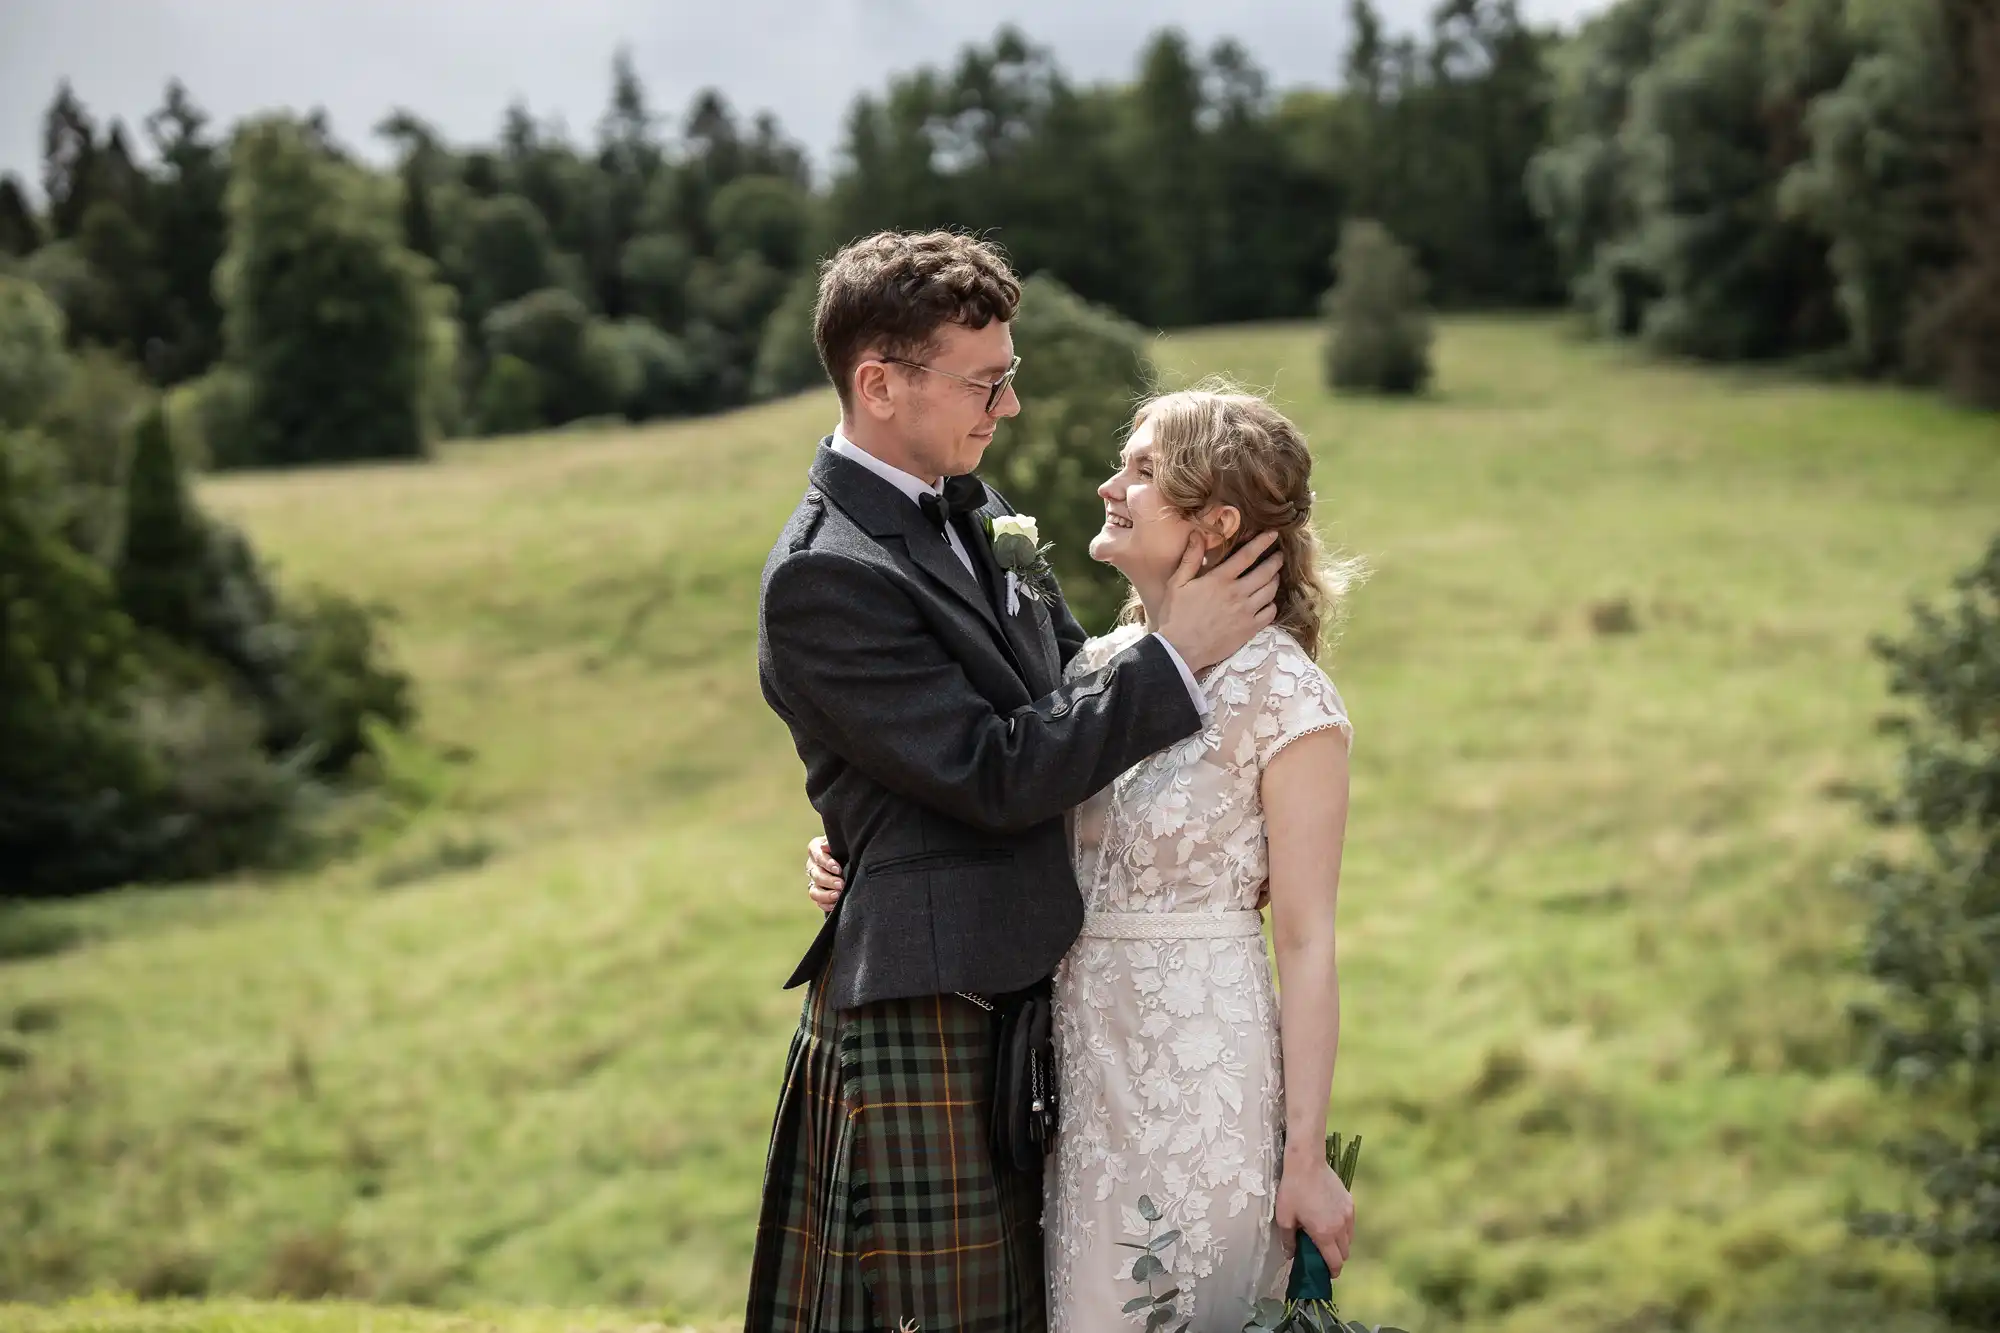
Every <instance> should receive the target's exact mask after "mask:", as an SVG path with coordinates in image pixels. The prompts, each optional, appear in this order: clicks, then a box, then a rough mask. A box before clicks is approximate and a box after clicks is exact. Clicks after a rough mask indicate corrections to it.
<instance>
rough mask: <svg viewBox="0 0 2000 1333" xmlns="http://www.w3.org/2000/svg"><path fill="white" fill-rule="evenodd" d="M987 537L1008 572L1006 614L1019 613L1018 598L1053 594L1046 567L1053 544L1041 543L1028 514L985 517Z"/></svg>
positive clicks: (1053, 580)
mask: <svg viewBox="0 0 2000 1333" xmlns="http://www.w3.org/2000/svg"><path fill="white" fill-rule="evenodd" d="M986 540H987V541H989V542H991V543H992V544H993V559H994V561H995V562H996V563H998V564H999V566H1000V568H1001V569H1003V570H1005V571H1006V572H1007V614H1008V615H1010V616H1018V615H1020V614H1021V599H1022V598H1023V597H1026V598H1027V599H1028V600H1029V601H1031V602H1040V601H1046V600H1048V599H1050V598H1053V597H1054V596H1055V594H1056V576H1055V571H1054V570H1052V569H1050V568H1049V552H1050V551H1052V550H1054V549H1055V548H1054V547H1053V546H1047V545H1044V544H1043V543H1042V536H1041V530H1040V529H1039V528H1038V527H1037V526H1036V524H1035V520H1034V517H1033V516H1032V515H1029V514H1003V515H1001V516H1000V517H998V518H989V519H987V520H986Z"/></svg>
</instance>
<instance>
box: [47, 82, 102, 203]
mask: <svg viewBox="0 0 2000 1333" xmlns="http://www.w3.org/2000/svg"><path fill="white" fill-rule="evenodd" d="M97 151H98V142H97V122H96V121H94V120H92V119H91V116H90V112H89V111H87V110H85V109H84V105H83V103H82V102H80V101H79V100H77V96H76V93H75V92H74V91H73V90H72V89H71V88H70V86H69V80H67V79H64V80H63V81H62V82H61V83H60V84H59V85H57V87H56V96H55V100H54V101H53V102H51V103H50V104H49V109H48V111H47V113H46V114H44V116H43V117H42V197H43V198H44V199H46V200H47V201H48V210H49V225H50V229H51V230H52V231H53V232H54V233H55V236H56V239H57V240H67V239H68V238H70V237H72V236H74V235H76V234H77V232H78V231H79V230H80V229H81V228H82V226H83V215H84V213H85V212H86V211H87V210H88V209H89V208H90V205H91V203H92V202H93V201H94V200H95V198H96V193H95V186H96V184H97Z"/></svg>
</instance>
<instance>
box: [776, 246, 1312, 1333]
mask: <svg viewBox="0 0 2000 1333" xmlns="http://www.w3.org/2000/svg"><path fill="white" fill-rule="evenodd" d="M1020 295H1021V292H1020V285H1019V283H1018V282H1017V281H1016V280H1015V278H1014V275H1013V274H1012V273H1011V272H1010V271H1009V269H1008V267H1007V264H1006V262H1005V261H1004V260H1003V259H1002V258H1001V257H1000V255H999V254H998V253H997V252H996V251H995V250H994V249H993V248H991V247H990V246H988V245H986V244H984V243H982V242H980V241H977V240H974V239H972V238H970V237H965V236H957V235H951V234H947V233H932V234H929V235H901V234H894V233H884V234H881V235H877V236H871V237H869V238H867V239H866V240H862V241H858V242H856V243H854V244H853V245H850V246H849V247H847V248H846V249H845V250H842V251H841V252H840V253H839V254H838V255H836V256H835V257H834V258H833V259H832V260H831V261H829V262H828V263H827V265H826V266H825V269H824V270H823V272H822V274H821V279H820V289H819V302H818V306H817V308H816V311H815V315H814V338H815V340H816V342H817V344H818V348H819V355H820V361H821V363H822V364H823V365H824V366H825V368H826V371H827V374H828V375H829V376H830V377H831V378H832V380H833V382H834V385H835V386H836V388H837V389H838V390H839V394H840V407H841V416H840V427H839V429H838V430H837V431H836V432H835V433H834V434H833V435H832V436H830V437H829V438H828V439H826V440H824V441H822V442H821V445H820V448H819V450H818V454H817V456H816V457H815V458H814V460H813V465H812V469H811V472H810V474H809V477H810V486H809V488H808V489H807V491H806V494H805V498H804V499H803V500H802V501H801V502H800V504H799V507H798V509H797V511H796V512H794V514H793V515H792V518H791V521H790V522H789V523H787V524H786V525H785V529H784V532H783V533H782V534H781V535H780V536H779V538H778V542H777V545H776V546H775V547H774V548H773V549H772V552H771V558H770V560H769V562H768V563H767V564H766V565H765V567H764V583H763V595H762V599H761V605H760V608H759V635H758V672H759V676H760V678H761V681H762V684H763V689H764V697H765V699H766V700H767V701H768V702H769V703H770V705H771V707H772V708H773V709H774V710H775V711H776V712H777V714H778V716H779V717H781V718H783V719H784V721H785V724H786V726H788V727H789V728H790V729H791V732H792V739H793V742H794V743H795V744H796V746H797V747H798V751H799V757H800V758H801V759H802V760H803V761H804V762H805V768H806V793H807V795H808V797H809V798H810V799H811V801H812V803H813V807H814V808H815V809H816V810H817V811H818V812H819V814H820V818H821V820H822V823H823V825H824V828H825V832H826V836H827V839H828V841H829V843H830V844H831V846H832V850H833V853H834V855H835V856H836V857H837V858H838V859H839V860H840V862H841V863H842V864H843V865H845V866H847V867H849V868H850V869H849V870H848V872H847V891H846V892H845V893H844V894H843V895H842V897H841V900H840V903H839V905H838V906H837V907H836V908H835V909H834V910H833V911H832V912H831V913H830V914H829V915H828V917H827V920H826V922H825V925H824V926H823V928H822V929H821V930H820V932H819V935H818V937H817V938H816V939H815V940H814V941H813V944H812V947H811V948H810V949H809V950H808V951H807V953H806V955H805V958H804V959H803V961H801V962H800V964H799V966H798V968H797V970H796V971H795V972H794V973H793V975H792V978H791V980H790V981H789V982H788V983H787V985H788V986H797V985H801V984H804V985H807V986H808V990H807V992H806V999H805V1004H804V1008H803V1013H802V1015H801V1018H800V1023H799V1031H798V1035H797V1036H796V1037H795V1038H794V1039H793V1042H792V1049H791V1055H790V1058H789V1060H788V1063H787V1068H786V1073H785V1086H784V1090H783V1092H782V1094H781V1095H780V1100H779V1104H778V1112H777V1117H776V1121H775V1123H774V1125H773V1128H772V1135H771V1147H770V1155H769V1158H768V1161H767V1163H766V1168H765V1181H764V1199H763V1206H762V1209H761V1213H760V1217H759V1222H758V1231H757V1248H756V1256H755V1259H754V1260H753V1262H752V1268H751V1281H750V1300H749V1308H748V1314H747V1317H746V1321H745V1328H746V1330H748V1331H749V1333H777V1331H778V1330H785V1331H786V1333H792V1331H793V1330H815V1331H817V1333H873V1330H879V1329H897V1328H905V1327H915V1328H921V1329H923V1330H924V1331H925V1333H1037V1331H1039V1330H1041V1329H1043V1327H1044V1325H1045V1320H1044V1316H1043V1279H1042V1252H1041V1233H1040V1226H1039V1222H1038V1218H1039V1215H1040V1211H1041V1176H1040V1171H1039V1169H1033V1170H1028V1171H1023V1170H1020V1169H1017V1168H1016V1167H1015V1166H1014V1165H1013V1164H1011V1163H1003V1162H1001V1161H998V1160H996V1157H995V1154H994V1153H993V1152H992V1150H991V1149H990V1148H989V1134H988V1129H989V1099H990V1097H991V1095H992V1073H993V1060H994V1050H993V1047H994V1040H993V1034H994V1026H993V1024H994V1018H993V1013H994V1011H995V1010H996V1009H1000V1010H1002V1011H1004V1010H1005V1008H1006V1007H1007V1006H1008V1005H1009V1004H1010V1003H1011V1002H1012V1001H1013V1000H1015V999H1016V998H1018V997H1019V996H1020V995H1022V994H1023V993H1025V992H1028V991H1030V990H1031V989H1033V988H1035V987H1038V986H1040V985H1042V984H1044V983H1045V982H1046V980H1047V978H1048V977H1049V975H1050V974H1051V973H1052V972H1053V971H1054V969H1055V966H1056V963H1057V962H1058V961H1059V960H1060V959H1061V957H1062V955H1063V953H1064V952H1065V951H1066V950H1067V949H1068V948H1069V946H1070V944H1071V943H1072V942H1073V941H1074V940H1075V938H1076V935H1077V932H1078V930H1079V929H1081V927H1082V923H1083V907H1082V901H1081V898H1080V895H1079V893H1078V891H1077V886H1076V881H1075V878H1074V876H1073V873H1072V871H1071V867H1070V852H1069V845H1068V837H1067V832H1066V820H1065V817H1066V815H1067V813H1068V811H1069V810H1070V809H1071V808H1072V807H1074V806H1076V805H1079V804H1081V803H1082V802H1083V800H1084V799H1085V798H1086V797H1088V796H1089V795H1091V794H1092V793H1093V792H1096V791H1097V790H1099V789H1100V788H1102V787H1104V786H1105V785H1106V784H1108V783H1109V782H1110V781H1111V779H1112V778H1113V777H1115V776H1117V775H1118V774H1119V773H1121V772H1123V771H1124V770H1126V769H1127V768H1130V767H1131V766H1132V765H1133V764H1135V763H1138V762H1139V761H1140V760H1142V759H1144V758H1145V757H1146V756H1147V755H1149V754H1152V753H1154V752H1155V751H1158V750H1161V749H1163V748H1165V747H1166V746H1168V745H1172V744H1174V743H1176V742H1178V741H1180V740H1183V739H1185V738H1187V737H1188V736H1191V735H1193V734H1194V733H1195V732H1196V731H1198V730H1200V728H1201V727H1202V725H1203V720H1202V719H1203V713H1204V711H1205V709H1206V703H1205V701H1204V700H1203V699H1202V697H1201V692H1200V689H1199V686H1198V685H1197V683H1196V677H1195V674H1194V673H1195V672H1196V671H1199V670H1201V669H1202V668H1205V667H1208V666H1211V665H1213V664H1214V663H1216V662H1219V661H1221V660H1222V659H1223V658H1225V657H1227V656H1228V655H1229V654H1230V653H1232V652H1234V651H1235V650H1236V649H1237V648H1239V647H1241V646H1242V645H1243V644H1244V643H1245V642H1247V641H1248V640H1249V638H1250V636H1251V635H1253V634H1254V633H1256V631H1257V630H1259V629H1261V628H1262V627H1263V626H1264V625H1266V624H1269V623H1270V621H1271V619H1272V616H1273V609H1272V603H1273V599H1274V598H1275V596H1276V573H1277V571H1276V568H1275V562H1273V563H1272V565H1271V566H1270V567H1268V568H1258V569H1255V570H1253V571H1252V572H1250V573H1248V574H1247V575H1246V574H1245V571H1246V570H1247V569H1250V566H1251V562H1252V561H1254V560H1256V559H1257V557H1258V556H1260V555H1261V554H1263V552H1264V550H1265V549H1266V547H1265V546H1264V545H1263V544H1252V545H1251V546H1249V547H1247V548H1246V549H1245V550H1244V551H1243V552H1240V553H1239V554H1238V555H1237V556H1235V557H1232V559H1231V560H1230V561H1229V562H1227V563H1225V564H1224V565H1222V566H1221V567H1219V568H1218V569H1217V570H1216V571H1214V573H1212V574H1210V575H1208V576H1206V577H1202V578H1195V577H1193V572H1194V570H1195V568H1196V560H1197V558H1198V555H1199V552H1198V549H1197V550H1195V551H1192V552H1191V558H1190V559H1189V561H1187V562H1186V563H1184V565H1183V568H1182V572H1181V574H1180V576H1179V577H1177V578H1176V580H1175V583H1174V586H1173V589H1172V591H1171V593H1170V595H1169V598H1168V599H1167V603H1166V605H1165V606H1164V608H1163V609H1162V611H1161V614H1160V618H1159V623H1158V632H1157V633H1155V634H1153V635H1150V636H1148V637H1147V638H1145V639H1143V640H1141V641H1140V643H1139V644H1138V645H1137V646H1136V647H1134V648H1132V649H1131V650H1129V651H1127V652H1126V653H1124V654H1122V655H1121V656H1120V657H1118V658H1116V659H1114V660H1113V661H1112V663H1111V664H1110V665H1109V666H1108V667H1107V668H1106V669H1104V670H1102V671H1100V672H1097V673H1095V674H1093V675H1091V676H1089V677H1087V678H1084V679H1081V680H1077V681H1073V682H1070V683H1068V684H1065V683H1064V682H1063V680H1062V670H1063V666H1064V664H1065V663H1066V662H1067V661H1068V660H1069V659H1070V658H1071V657H1072V656H1073V655H1074V654H1075V653H1076V651H1077V649H1078V648H1079V647H1080V646H1081V645H1082V643H1083V640H1084V637H1085V636H1084V632H1083V630H1082V628H1081V627H1080V626H1078V625H1077V623H1076V621H1075V619H1074V618H1073V617H1072V616H1071V615H1070V614H1069V611H1068V608H1067V607H1066V606H1065V605H1064V604H1063V603H1062V601H1061V598H1060V596H1059V595H1052V596H1048V597H1034V596H1026V597H1023V596H1009V595H1008V593H1009V592H1017V591H1018V588H1017V587H1010V581H1009V580H1008V578H1007V575H1006V573H1005V572H1004V571H1003V570H1002V569H1001V568H1000V566H999V564H998V562H997V560H996V558H995V556H994V552H993V548H992V545H991V543H990V541H989V539H988V536H987V531H986V520H990V519H992V518H996V517H1004V516H1007V515H1009V514H1011V513H1012V512H1013V511H1012V510H1011V509H1010V508H1009V507H1008V506H1007V503H1006V501H1005V500H1004V499H1003V498H1002V497H1000V496H999V495H997V494H995V493H993V492H990V491H988V490H986V489H985V488H984V487H983V486H982V485H980V483H979V482H977V481H976V480H975V479H974V478H973V477H972V476H971V475H970V474H971V473H972V472H973V470H974V469H975V468H976V467H977V466H978V464H979V460H980V457H981V456H982V455H983V454H984V452H985V450H986V446H987V445H988V444H990V443H991V442H992V439H993V434H994V431H995V429H996V428H997V426H998V425H999V422H1000V420H1001V419H1002V418H1004V417H1009V416H1013V415H1014V414H1015V413H1016V412H1018V411H1019V410H1020V403H1019V400H1018V399H1016V398H1015V396H1014V390H1013V378H1014V372H1015V369H1016V367H1017V365H1018V362H1017V360H1016V358H1015V356H1014V349H1013V337H1012V333H1011V328H1010V326H1011V324H1012V321H1013V318H1014V314H1015V311H1016V309H1017V307H1018V305H1019V303H1020ZM1105 443H1106V447H1107V449H1108V448H1110V447H1111V443H1112V442H1111V441H1106V442H1105ZM1239 576H1240V577H1239Z"/></svg>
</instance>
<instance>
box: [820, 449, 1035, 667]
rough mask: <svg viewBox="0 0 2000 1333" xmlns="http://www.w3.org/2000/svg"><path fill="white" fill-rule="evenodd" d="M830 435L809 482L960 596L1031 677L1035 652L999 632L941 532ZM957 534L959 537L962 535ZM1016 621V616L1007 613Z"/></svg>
mask: <svg viewBox="0 0 2000 1333" xmlns="http://www.w3.org/2000/svg"><path fill="white" fill-rule="evenodd" d="M831 438H832V437H830V436H829V437H828V439H827V440H824V441H822V442H821V444H820V449H819V453H818V454H817V455H816V456H815V457H814V459H813V465H812V472H811V474H810V475H811V480H812V484H813V485H814V486H816V487H818V488H819V490H820V493H821V494H823V495H825V496H826V497H827V499H829V500H831V501H832V502H833V503H834V504H836V505H839V506H840V508H841V510H842V512H844V513H845V514H846V515H847V516H848V517H849V518H851V519H853V520H854V522H855V525H856V526H857V527H859V528H860V529H861V530H862V531H863V532H866V533H867V534H868V535H869V536H871V537H873V538H875V539H876V540H877V541H885V540H890V539H893V540H895V541H896V542H898V543H899V544H900V546H901V548H902V552H903V555H904V556H905V557H906V558H907V559H908V560H909V562H910V563H911V564H913V565H915V566H916V567H917V568H919V569H921V570H923V572H924V573H925V574H927V575H929V576H930V578H931V580H932V581H933V582H934V583H937V584H939V585H940V586H942V587H943V588H944V589H945V590H946V591H947V592H950V593H951V594H952V595H954V596H955V597H957V598H958V600H959V601H960V602H962V603H964V604H965V605H966V606H967V607H969V608H971V610H972V611H973V613H974V614H975V615H977V616H978V617H979V618H980V619H981V620H983V621H985V622H986V627H987V629H989V630H991V631H992V633H993V638H994V640H995V641H996V642H997V643H998V644H999V645H1000V646H1001V648H1002V649H1003V650H1004V651H1005V652H1006V654H1007V657H1008V659H1009V661H1011V662H1012V663H1013V666H1014V670H1015V672H1016V673H1017V674H1018V675H1020V677H1021V678H1022V679H1023V680H1024V681H1025V680H1029V675H1028V670H1027V668H1026V666H1024V662H1027V661H1038V660H1039V655H1038V654H1027V655H1024V654H1023V653H1022V652H1021V650H1020V649H1019V648H1018V647H1017V646H1016V645H1015V643H1014V641H1013V640H1012V639H1011V638H1010V637H1009V635H1008V634H1007V632H1006V631H1004V630H1002V628H1001V626H1000V621H1001V619H1002V617H1001V616H1000V615H999V613H998V612H997V611H996V610H995V609H994V607H993V603H992V602H991V601H989V600H988V599H987V596H986V592H985V590H984V589H982V588H981V587H980V586H979V581H978V580H977V579H975V578H974V577H973V576H972V573H971V571H970V570H968V569H966V567H965V566H964V565H962V564H960V563H959V560H958V557H957V556H955V555H953V554H952V553H951V547H949V546H947V545H946V544H945V540H944V535H943V534H942V533H940V532H939V531H938V530H937V529H936V528H933V527H932V526H931V525H930V523H929V521H928V520H926V519H925V518H924V516H923V513H922V511H920V510H919V509H918V508H917V507H916V506H915V505H913V504H911V503H910V499H909V497H908V496H906V495H904V494H903V493H902V492H901V491H898V490H897V489H896V488H895V487H894V486H891V485H890V484H889V483H888V482H886V481H884V480H882V479H881V478H880V477H878V476H876V475H874V474H873V473H871V472H870V471H869V470H868V469H867V468H865V467H862V466H861V465H860V464H859V463H855V462H851V461H849V460H848V459H845V458H842V457H841V456H840V455H839V454H836V453H834V452H833V450H832V449H831V448H829V447H828V444H829V442H830V441H831ZM963 536H964V534H963V533H961V534H960V537H961V538H963ZM973 546H974V548H975V549H974V550H972V551H970V552H968V554H969V555H971V556H972V558H973V559H975V560H977V559H979V558H980V556H981V553H982V552H983V553H984V555H985V558H986V559H987V560H989V561H990V560H992V559H993V553H992V551H991V550H989V549H987V545H986V542H985V541H984V539H983V538H982V540H980V541H978V542H975V543H973ZM1007 618H1008V619H1014V617H1007Z"/></svg>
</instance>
